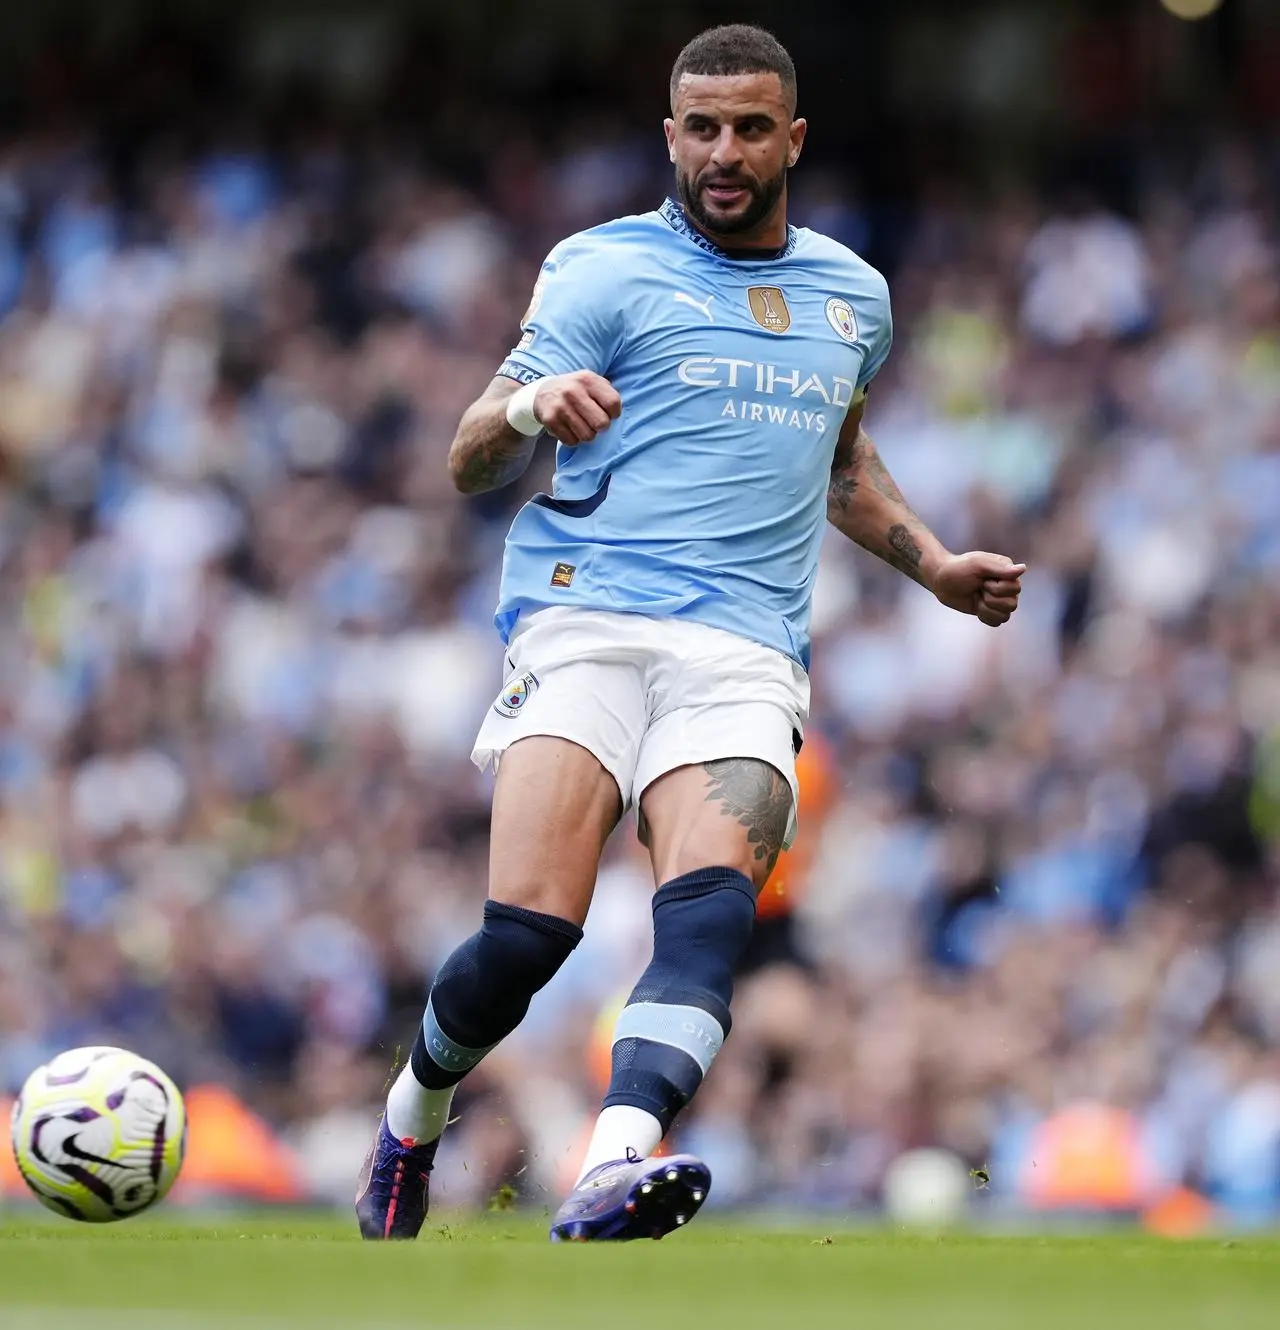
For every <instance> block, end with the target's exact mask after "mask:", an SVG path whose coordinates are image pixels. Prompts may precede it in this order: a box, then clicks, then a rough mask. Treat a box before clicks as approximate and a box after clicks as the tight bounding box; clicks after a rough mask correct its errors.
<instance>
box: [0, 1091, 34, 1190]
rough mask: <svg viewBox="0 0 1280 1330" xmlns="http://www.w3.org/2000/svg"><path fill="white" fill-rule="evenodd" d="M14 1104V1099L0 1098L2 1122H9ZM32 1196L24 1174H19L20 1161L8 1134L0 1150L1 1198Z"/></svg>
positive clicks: (0, 1119)
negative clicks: (16, 1157)
mask: <svg viewBox="0 0 1280 1330" xmlns="http://www.w3.org/2000/svg"><path fill="white" fill-rule="evenodd" d="M13 1104H14V1101H13V1100H12V1099H5V1098H0V1114H2V1115H3V1117H2V1118H0V1121H4V1122H8V1121H9V1114H10V1113H11V1112H12V1111H13ZM30 1194H31V1193H30V1192H28V1191H27V1184H26V1183H25V1182H23V1180H22V1174H21V1173H19V1172H18V1161H17V1160H16V1159H15V1158H14V1157H13V1151H12V1149H10V1147H9V1138H8V1135H7V1134H6V1136H5V1143H4V1146H3V1148H0V1196H29V1195H30Z"/></svg>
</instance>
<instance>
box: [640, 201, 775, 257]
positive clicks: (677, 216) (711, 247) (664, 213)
mask: <svg viewBox="0 0 1280 1330" xmlns="http://www.w3.org/2000/svg"><path fill="white" fill-rule="evenodd" d="M658 216H659V217H661V218H662V220H663V221H664V222H666V224H667V225H668V226H669V227H670V228H671V229H672V230H673V231H675V232H676V233H677V234H679V235H682V236H684V237H685V238H686V239H688V240H692V241H693V243H694V244H695V245H697V246H698V248H699V249H705V250H706V251H707V253H708V254H714V255H715V256H716V258H718V259H728V260H730V262H734V263H741V262H744V261H745V262H756V263H769V262H772V261H773V260H774V259H785V258H786V257H787V256H788V255H789V254H790V253H791V251H792V250H793V249H795V247H796V228H795V227H794V226H790V225H789V226H788V227H787V243H786V244H785V245H783V247H782V248H781V249H779V250H774V251H772V252H769V251H762V253H761V255H760V257H759V258H758V259H752V258H749V257H748V256H747V255H745V254H742V253H738V254H731V253H730V252H729V251H728V250H724V249H721V248H720V246H719V245H717V244H716V243H715V241H713V240H708V239H707V237H706V236H704V235H703V234H702V232H701V231H699V230H698V228H697V227H696V226H693V225H691V224H690V222H689V219H688V218H687V217H686V216H685V215H684V209H683V208H682V207H681V206H680V205H679V204H678V203H677V202H676V201H675V199H666V200H665V201H664V202H663V204H662V207H661V208H659V209H658Z"/></svg>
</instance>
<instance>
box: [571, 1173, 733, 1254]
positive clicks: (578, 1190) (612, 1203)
mask: <svg viewBox="0 0 1280 1330" xmlns="http://www.w3.org/2000/svg"><path fill="white" fill-rule="evenodd" d="M710 1190H711V1170H710V1169H709V1168H708V1167H707V1166H706V1164H704V1163H703V1162H702V1160H701V1159H696V1158H695V1157H694V1156H693V1155H671V1156H669V1157H668V1158H666V1159H641V1158H639V1157H638V1156H637V1155H635V1154H634V1153H631V1154H629V1155H628V1157H627V1158H626V1159H615V1160H612V1161H610V1162H609V1163H607V1164H599V1165H597V1167H595V1168H593V1169H592V1170H591V1172H590V1173H588V1174H587V1176H586V1177H585V1178H583V1179H582V1181H581V1182H580V1183H578V1185H577V1186H576V1187H575V1188H574V1189H573V1190H572V1191H571V1192H570V1193H569V1195H568V1196H567V1197H566V1198H565V1203H564V1204H563V1205H562V1206H561V1207H560V1209H559V1210H558V1211H557V1212H556V1217H555V1219H554V1220H552V1223H551V1241H552V1242H597V1241H604V1242H630V1241H631V1240H632V1239H634V1238H662V1237H666V1235H667V1234H668V1233H671V1232H673V1231H674V1230H675V1229H677V1228H681V1227H683V1226H684V1225H685V1224H687V1223H688V1222H689V1220H691V1219H692V1218H693V1217H694V1215H696V1214H697V1213H698V1211H699V1209H701V1207H702V1203H703V1201H705V1200H706V1199H707V1192H708V1191H710Z"/></svg>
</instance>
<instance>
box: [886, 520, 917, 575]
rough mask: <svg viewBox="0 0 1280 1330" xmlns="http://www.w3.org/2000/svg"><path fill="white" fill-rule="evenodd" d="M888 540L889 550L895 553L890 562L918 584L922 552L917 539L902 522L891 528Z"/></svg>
mask: <svg viewBox="0 0 1280 1330" xmlns="http://www.w3.org/2000/svg"><path fill="white" fill-rule="evenodd" d="M888 540H889V548H890V549H891V550H892V551H893V555H892V556H891V557H890V559H889V562H890V563H891V564H893V566H894V567H895V568H897V569H898V570H899V572H903V573H906V575H907V576H908V577H914V578H915V580H916V581H917V582H918V581H919V580H920V559H921V550H920V546H919V545H918V544H917V543H916V539H915V537H914V536H913V535H912V534H911V532H910V531H909V530H908V529H907V528H906V527H905V526H904V525H903V524H902V523H901V522H897V523H895V524H894V525H893V526H891V527H890V528H889V536H888Z"/></svg>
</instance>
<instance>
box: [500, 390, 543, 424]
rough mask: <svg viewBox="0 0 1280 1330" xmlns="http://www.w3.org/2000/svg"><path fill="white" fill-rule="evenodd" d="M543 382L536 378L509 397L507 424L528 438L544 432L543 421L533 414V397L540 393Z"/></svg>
mask: <svg viewBox="0 0 1280 1330" xmlns="http://www.w3.org/2000/svg"><path fill="white" fill-rule="evenodd" d="M541 382H542V380H541V379H535V380H534V381H533V382H532V383H526V384H525V385H524V387H523V388H517V389H516V390H515V392H513V393H512V394H511V396H510V397H509V398H507V424H508V425H510V426H511V428H512V429H513V430H515V432H516V433H517V434H523V435H524V436H525V438H526V439H531V438H533V436H534V435H535V434H541V433H542V421H540V420H539V419H538V417H537V416H535V415H534V414H533V399H534V398H535V397H536V396H537V395H538V387H539V385H540V384H541Z"/></svg>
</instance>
